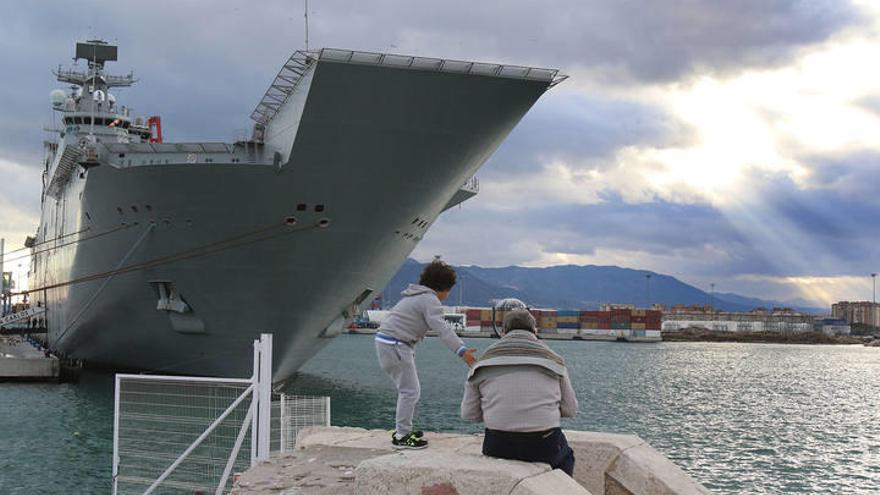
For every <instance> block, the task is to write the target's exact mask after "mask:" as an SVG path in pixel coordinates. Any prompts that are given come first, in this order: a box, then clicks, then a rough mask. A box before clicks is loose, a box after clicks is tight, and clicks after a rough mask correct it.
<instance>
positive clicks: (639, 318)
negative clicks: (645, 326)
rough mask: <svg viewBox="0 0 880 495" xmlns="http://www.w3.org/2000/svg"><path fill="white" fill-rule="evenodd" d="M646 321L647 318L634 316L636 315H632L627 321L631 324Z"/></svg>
mask: <svg viewBox="0 0 880 495" xmlns="http://www.w3.org/2000/svg"><path fill="white" fill-rule="evenodd" d="M646 320H647V317H645V316H636V315H632V317H631V318H630V319H629V321H631V322H633V323H645V321H646Z"/></svg>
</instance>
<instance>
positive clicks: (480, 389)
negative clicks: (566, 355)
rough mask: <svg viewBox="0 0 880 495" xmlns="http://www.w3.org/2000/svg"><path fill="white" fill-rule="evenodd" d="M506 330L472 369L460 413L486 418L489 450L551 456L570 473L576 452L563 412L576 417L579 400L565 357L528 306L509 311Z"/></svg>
mask: <svg viewBox="0 0 880 495" xmlns="http://www.w3.org/2000/svg"><path fill="white" fill-rule="evenodd" d="M502 335H503V336H502V337H501V340H499V341H498V342H497V343H495V344H493V345H492V346H490V347H489V348H488V349H486V352H485V353H483V355H482V356H481V357H480V359H479V360H478V361H477V363H476V364H475V365H474V366H473V368H471V370H470V372H469V373H468V378H467V382H466V383H465V389H464V398H463V399H462V401H461V417H462V418H464V419H466V420H469V421H477V422H483V423H485V424H486V432H485V437H484V438H483V454H484V455H487V456H491V457H500V458H502V459H515V460H520V461H530V462H546V463H548V464H550V466H551V467H552V468H553V469H561V470H563V471H565V472H566V473H567V474H568V475H569V476H571V475H572V472H573V471H574V452H573V451H572V450H571V447H569V446H568V442H567V440H566V438H565V435H564V434H563V433H562V429H561V428H560V427H559V418H560V417H563V418H571V417H574V415H575V414H576V413H577V407H578V404H577V398H576V397H575V394H574V390H573V389H572V387H571V380H569V378H568V372H567V371H566V369H565V361H563V359H562V358H561V357H560V356H559V355H558V354H556V353H555V352H553V351H552V350H551V349H550V348H549V347H547V345H546V344H544V343H543V342H541V341H540V340H538V337H537V335H536V328H535V318H534V317H533V316H532V315H531V314H530V313H529V312H528V311H526V310H515V311H511V312H509V313H508V314H507V315H506V316H505V317H504V321H503V323H502Z"/></svg>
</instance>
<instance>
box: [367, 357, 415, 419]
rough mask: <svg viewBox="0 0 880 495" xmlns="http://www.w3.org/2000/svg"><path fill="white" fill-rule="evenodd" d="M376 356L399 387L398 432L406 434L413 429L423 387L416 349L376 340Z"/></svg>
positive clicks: (383, 368) (380, 364)
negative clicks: (420, 381) (417, 364)
mask: <svg viewBox="0 0 880 495" xmlns="http://www.w3.org/2000/svg"><path fill="white" fill-rule="evenodd" d="M376 356H378V357H379V366H381V367H382V370H383V371H385V373H388V376H389V377H390V378H391V381H392V382H394V386H395V387H397V415H396V417H395V422H396V425H395V427H396V429H397V433H398V434H400V435H406V434H407V433H409V432H411V431H412V429H413V415H414V414H415V412H416V404H417V403H418V402H419V395H420V394H421V388H420V387H419V375H418V373H417V372H416V362H415V349H413V348H412V347H410V346H408V345H406V344H385V343H382V342H378V341H377V342H376Z"/></svg>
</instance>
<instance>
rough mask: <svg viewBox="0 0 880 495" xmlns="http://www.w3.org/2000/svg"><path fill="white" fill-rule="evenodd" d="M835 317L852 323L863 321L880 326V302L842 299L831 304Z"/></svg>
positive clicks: (866, 323) (865, 323) (863, 322)
mask: <svg viewBox="0 0 880 495" xmlns="http://www.w3.org/2000/svg"><path fill="white" fill-rule="evenodd" d="M831 314H832V315H833V316H834V317H835V318H839V319H842V320H846V321H847V322H848V323H849V324H850V325H852V324H856V323H861V324H864V325H870V326H872V327H880V304H878V303H875V302H870V301H853V302H849V301H840V302H838V303H836V304H832V305H831Z"/></svg>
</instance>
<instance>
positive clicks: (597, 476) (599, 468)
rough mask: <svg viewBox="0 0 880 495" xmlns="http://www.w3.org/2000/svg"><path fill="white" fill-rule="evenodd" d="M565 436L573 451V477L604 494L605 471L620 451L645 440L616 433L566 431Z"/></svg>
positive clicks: (588, 487)
mask: <svg viewBox="0 0 880 495" xmlns="http://www.w3.org/2000/svg"><path fill="white" fill-rule="evenodd" d="M565 437H566V438H567V439H568V444H569V445H570V446H571V448H572V450H574V459H575V462H574V478H575V479H576V480H577V481H578V483H580V484H581V486H583V487H584V488H586V489H587V490H589V491H590V492H592V493H605V488H606V487H605V485H606V483H605V473H606V472H607V471H608V469H609V468H610V467H611V465H612V464H613V463H614V461H615V460H616V459H617V457H618V456H619V455H620V453H621V452H623V451H624V450H626V449H628V448H631V447H634V446H636V445H641V444H644V443H645V442H644V441H643V440H642V439H641V438H639V437H637V436H635V435H621V434H617V433H599V432H590V431H566V432H565Z"/></svg>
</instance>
